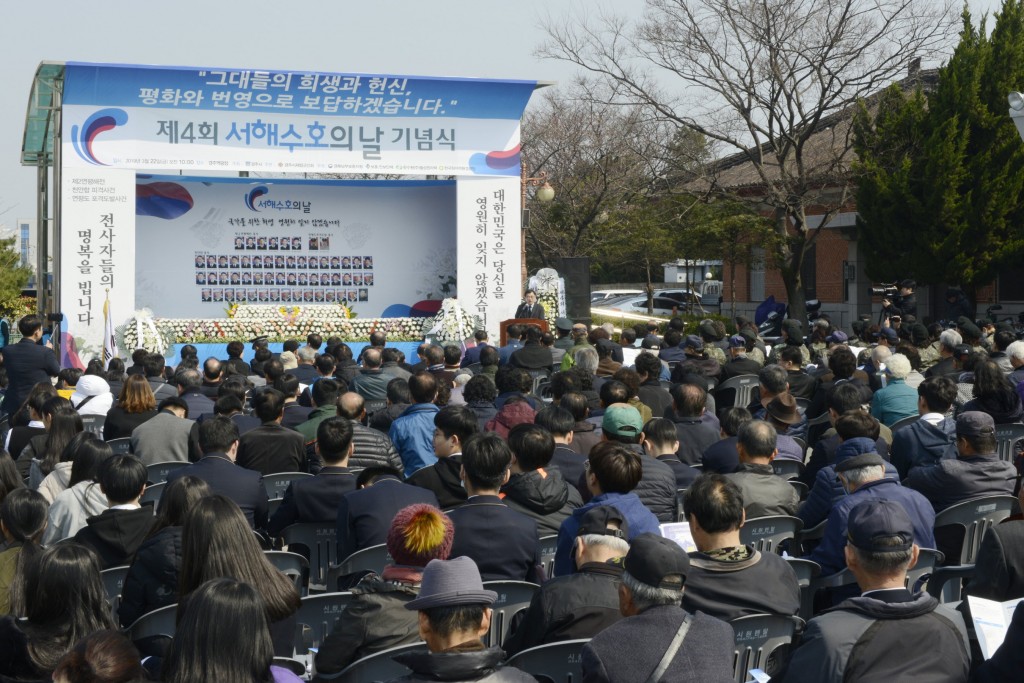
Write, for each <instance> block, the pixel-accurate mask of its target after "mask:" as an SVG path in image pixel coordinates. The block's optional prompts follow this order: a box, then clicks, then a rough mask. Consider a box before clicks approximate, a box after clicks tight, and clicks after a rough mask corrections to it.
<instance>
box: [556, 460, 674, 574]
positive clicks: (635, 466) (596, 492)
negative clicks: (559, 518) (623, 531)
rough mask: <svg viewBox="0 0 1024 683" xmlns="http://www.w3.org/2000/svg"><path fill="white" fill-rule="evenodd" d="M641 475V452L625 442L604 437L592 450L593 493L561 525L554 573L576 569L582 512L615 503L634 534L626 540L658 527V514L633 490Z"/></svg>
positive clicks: (590, 476) (588, 478)
mask: <svg viewBox="0 0 1024 683" xmlns="http://www.w3.org/2000/svg"><path fill="white" fill-rule="evenodd" d="M642 475H643V464H642V462H641V460H640V455H639V454H638V453H636V452H635V451H634V450H632V449H631V448H630V447H629V446H626V445H625V444H620V443H614V442H611V441H602V442H600V443H599V444H597V445H596V446H594V447H593V448H592V449H591V450H590V455H589V457H588V458H587V462H586V470H585V474H584V479H585V481H586V486H587V490H589V491H590V494H591V496H593V497H592V498H591V499H590V501H589V502H588V503H585V504H584V505H582V506H581V507H578V508H576V509H575V510H573V512H572V514H571V515H569V517H567V518H566V520H565V521H564V522H562V526H561V527H560V528H559V529H558V545H557V550H556V551H555V569H554V573H555V576H564V575H565V574H571V573H572V572H573V570H574V566H573V558H572V549H573V545H574V543H575V539H576V535H577V534H576V532H577V531H578V530H579V526H580V520H581V519H582V517H583V515H585V514H586V513H587V511H588V510H590V509H591V508H595V507H599V506H601V505H612V506H614V507H615V508H616V509H618V511H619V512H621V513H622V514H623V516H625V518H626V520H627V521H628V522H629V533H630V535H631V536H630V539H627V540H631V539H632V537H633V536H636V535H637V534H641V533H644V532H647V531H650V532H653V533H657V532H658V531H659V527H658V518H657V517H655V516H654V514H653V513H652V512H651V511H650V510H648V509H647V508H646V507H645V506H644V504H643V502H642V501H641V500H640V498H639V497H638V496H637V495H636V493H634V492H633V489H635V488H636V486H637V484H638V483H640V478H641V476H642Z"/></svg>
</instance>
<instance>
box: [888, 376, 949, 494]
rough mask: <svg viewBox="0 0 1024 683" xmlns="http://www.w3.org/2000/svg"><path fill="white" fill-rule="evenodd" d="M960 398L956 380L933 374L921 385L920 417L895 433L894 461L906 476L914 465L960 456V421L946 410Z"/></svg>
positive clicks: (918, 388)
mask: <svg viewBox="0 0 1024 683" xmlns="http://www.w3.org/2000/svg"><path fill="white" fill-rule="evenodd" d="M954 401H956V383H955V382H954V381H953V380H951V379H950V378H948V377H941V376H940V377H929V378H928V379H926V380H925V381H923V382H921V384H920V386H918V387H917V412H918V414H920V416H921V417H920V418H919V419H918V420H916V421H915V422H911V423H910V424H908V425H907V426H905V427H902V428H900V429H898V430H896V431H895V432H893V434H892V450H891V455H892V464H893V465H895V466H896V469H897V470H898V471H899V473H900V478H901V479H905V478H906V477H907V475H908V474H910V471H911V468H914V467H932V466H934V465H937V464H938V463H939V462H940V461H942V460H952V459H954V458H956V454H957V450H956V422H955V421H954V420H953V419H952V418H949V417H946V413H948V412H949V410H950V408H952V407H953V402H954Z"/></svg>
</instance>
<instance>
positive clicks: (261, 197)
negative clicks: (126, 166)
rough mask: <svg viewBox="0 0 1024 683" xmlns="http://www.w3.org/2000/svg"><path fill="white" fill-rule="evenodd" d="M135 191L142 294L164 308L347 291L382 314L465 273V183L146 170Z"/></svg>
mask: <svg viewBox="0 0 1024 683" xmlns="http://www.w3.org/2000/svg"><path fill="white" fill-rule="evenodd" d="M135 194H136V207H137V209H136V233H135V234H136V237H135V243H136V258H135V303H136V306H137V307H146V308H150V309H152V310H153V311H157V312H159V315H160V316H162V317H168V318H216V317H220V316H222V315H224V310H225V308H226V307H227V306H229V305H230V304H231V303H240V304H244V303H250V304H256V303H260V304H267V303H282V304H285V305H287V304H293V303H304V304H314V303H317V304H325V303H327V304H331V303H338V302H341V301H344V302H346V303H347V304H348V305H349V306H351V307H352V308H353V309H354V310H355V311H356V313H357V314H358V315H359V317H363V318H367V317H377V316H380V315H382V314H384V313H385V311H386V310H387V309H388V308H389V307H391V306H392V305H403V304H405V305H411V304H414V303H416V302H417V301H419V300H421V299H426V298H434V299H437V298H440V295H441V294H443V292H442V291H441V285H443V284H444V283H445V282H446V281H447V279H448V278H451V280H452V281H454V273H455V265H456V240H455V236H456V226H455V183H454V182H448V181H417V182H373V181H320V182H302V181H298V182H297V181H291V182H289V181H274V182H266V181H262V180H261V181H252V180H249V179H244V178H239V179H217V180H213V179H202V180H200V179H195V178H179V177H174V176H169V177H152V176H139V177H138V179H137V181H136V189H135ZM451 291H452V293H454V282H452V284H451Z"/></svg>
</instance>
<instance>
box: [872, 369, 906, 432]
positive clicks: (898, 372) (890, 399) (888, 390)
mask: <svg viewBox="0 0 1024 683" xmlns="http://www.w3.org/2000/svg"><path fill="white" fill-rule="evenodd" d="M885 373H886V378H887V380H886V385H885V386H884V387H882V388H881V389H879V390H878V391H876V392H875V395H874V396H873V397H872V398H871V415H872V416H873V417H876V418H878V421H879V422H881V423H882V424H884V425H885V426H886V427H891V426H892V425H893V424H895V423H896V422H899V421H900V420H902V419H904V418H907V417H913V416H915V415H917V392H916V391H915V390H914V388H913V387H910V386H908V385H907V383H906V379H907V375H909V374H910V361H909V360H908V359H907V357H906V356H904V355H903V354H902V353H894V354H892V355H891V356H889V358H888V360H887V361H886V369H885Z"/></svg>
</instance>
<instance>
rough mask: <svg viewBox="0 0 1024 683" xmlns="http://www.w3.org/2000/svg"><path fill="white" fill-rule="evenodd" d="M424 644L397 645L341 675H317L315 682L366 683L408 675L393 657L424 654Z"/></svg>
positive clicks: (358, 663)
mask: <svg viewBox="0 0 1024 683" xmlns="http://www.w3.org/2000/svg"><path fill="white" fill-rule="evenodd" d="M426 651H427V645H426V643H413V644H412V645H399V646H398V647H392V648H389V649H387V650H381V651H380V652H376V653H374V654H372V655H369V656H367V657H363V658H362V659H359V660H356V661H354V662H352V663H351V664H349V665H348V666H347V667H345V668H344V669H343V670H342V671H341V673H338V674H334V675H332V676H324V675H323V674H317V680H324V681H338V683H366V681H390V680H391V679H393V678H400V677H402V676H405V675H407V674H408V673H409V669H407V668H406V667H405V666H403V665H401V664H399V663H398V662H396V661H395V660H394V659H393V657H394V656H395V655H400V654H403V653H405V652H426Z"/></svg>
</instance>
